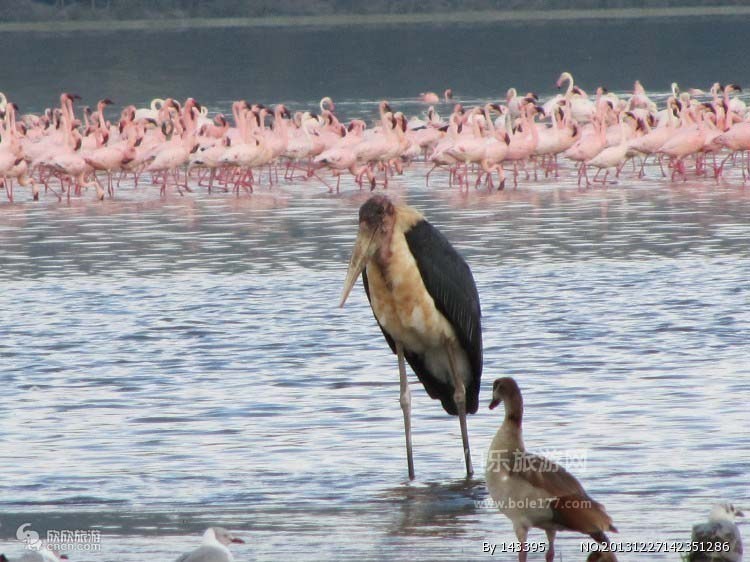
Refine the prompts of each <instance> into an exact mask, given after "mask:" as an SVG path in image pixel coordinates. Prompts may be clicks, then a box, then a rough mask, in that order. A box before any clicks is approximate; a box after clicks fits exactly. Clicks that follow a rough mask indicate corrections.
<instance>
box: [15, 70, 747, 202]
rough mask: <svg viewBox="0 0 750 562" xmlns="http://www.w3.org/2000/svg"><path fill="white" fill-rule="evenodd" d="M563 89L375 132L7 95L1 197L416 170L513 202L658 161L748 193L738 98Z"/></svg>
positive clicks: (237, 188)
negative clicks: (736, 181) (537, 182)
mask: <svg viewBox="0 0 750 562" xmlns="http://www.w3.org/2000/svg"><path fill="white" fill-rule="evenodd" d="M557 86H558V88H559V89H560V93H559V94H558V95H556V96H554V97H552V98H550V99H548V100H545V101H543V102H542V101H540V100H539V97H538V96H537V95H536V94H533V93H527V94H525V95H519V93H518V90H517V89H515V88H510V89H508V91H507V94H506V96H505V98H504V99H503V100H500V101H488V102H487V103H484V104H479V105H476V106H474V107H464V105H463V104H461V103H455V102H454V100H453V92H452V91H451V90H450V89H447V90H445V92H444V93H443V97H442V101H441V98H440V97H439V96H438V95H437V94H435V93H434V92H427V93H423V94H420V96H419V97H418V98H417V100H415V101H418V102H421V103H423V104H427V105H428V106H429V107H428V108H427V109H426V111H424V112H423V113H422V114H421V115H418V116H416V115H415V116H411V117H407V116H406V115H405V114H404V113H403V112H402V111H397V110H394V109H393V108H392V107H391V105H390V104H389V103H388V102H387V101H381V102H380V103H379V104H378V113H377V116H376V119H375V122H374V123H373V124H370V125H368V123H367V122H365V121H364V120H362V119H352V120H349V121H348V122H347V121H344V120H342V119H341V118H340V116H339V115H337V113H336V108H335V104H334V102H333V101H332V100H331V98H329V97H325V98H323V99H322V100H321V101H320V103H319V106H318V108H316V109H315V110H314V111H310V110H306V111H305V110H300V111H296V112H295V113H294V114H292V113H290V111H289V110H288V109H287V107H285V106H284V105H283V104H278V105H276V106H274V107H273V108H271V107H267V106H265V105H262V104H259V103H249V102H247V101H244V100H240V101H235V102H234V103H233V104H232V106H231V111H232V115H231V117H228V116H226V115H224V114H222V113H219V114H216V115H212V116H210V115H209V114H208V111H207V109H206V108H205V107H204V106H201V104H199V103H198V102H197V101H196V100H194V99H193V98H188V99H187V100H185V101H184V102H183V103H180V102H178V101H177V100H174V99H172V98H167V99H163V100H162V99H155V100H153V101H152V102H151V104H150V106H149V107H143V108H137V107H135V106H134V105H128V106H126V107H125V108H124V109H122V111H121V112H120V115H119V118H117V119H112V118H111V117H110V118H108V117H107V115H106V110H107V108H108V107H109V106H110V105H112V101H111V100H109V99H102V100H100V101H99V102H98V103H97V104H96V106H95V108H93V109H92V108H89V107H83V108H82V110H79V112H78V113H76V107H75V104H76V102H77V101H78V100H80V98H79V97H78V96H76V95H74V94H69V93H63V94H61V95H60V100H59V105H58V106H56V107H53V108H48V109H46V110H45V111H44V112H43V113H42V114H39V115H35V114H24V115H21V114H20V113H19V111H18V106H17V105H16V104H15V103H13V102H12V101H10V100H8V99H7V97H6V96H5V95H4V94H2V93H0V185H2V187H3V188H4V190H5V192H6V194H7V198H8V200H10V201H13V189H14V185H15V184H17V185H18V186H19V187H21V188H28V189H29V190H30V194H31V197H32V198H33V199H34V200H37V199H38V198H39V196H40V194H41V193H42V192H44V193H52V194H54V195H55V196H56V197H57V198H58V199H60V200H61V199H62V198H63V197H65V198H67V199H70V198H71V197H73V196H79V195H81V194H82V193H83V192H84V191H89V190H90V192H93V193H94V194H95V197H96V198H97V199H104V198H105V197H107V196H109V197H114V196H115V192H116V190H117V189H118V188H119V187H120V185H122V182H123V180H126V179H127V180H128V181H127V183H126V185H127V186H133V187H134V188H136V189H137V188H139V186H141V187H144V188H153V187H158V188H159V192H160V194H161V196H165V195H166V194H167V192H168V191H170V190H174V191H176V192H177V193H179V194H180V195H183V194H184V193H185V192H190V191H193V190H194V189H196V188H199V187H205V188H207V189H208V191H209V192H210V191H213V190H222V191H230V190H231V191H232V192H234V193H236V194H238V195H239V194H240V193H248V194H251V193H253V190H254V188H256V187H257V186H258V185H260V184H262V183H267V184H268V185H269V186H273V185H276V184H278V183H280V182H281V181H286V182H291V181H300V180H310V179H314V180H318V181H320V182H321V183H322V184H323V185H325V186H326V187H327V188H328V190H329V191H331V192H332V191H334V190H335V191H336V192H339V191H340V188H341V177H342V175H344V174H350V175H351V176H352V177H353V179H354V182H355V184H356V185H357V186H359V188H360V189H362V188H363V187H369V188H370V189H374V188H375V187H377V186H378V185H380V186H381V187H383V188H387V187H388V183H389V178H392V177H393V176H394V175H396V174H402V173H404V170H405V169H406V168H409V167H414V168H415V169H421V170H426V173H425V174H424V176H425V181H426V183H427V184H429V181H430V177H431V175H432V174H433V173H435V172H438V173H445V174H447V178H448V181H449V183H450V185H451V186H456V187H458V188H459V189H466V190H468V189H469V188H470V186H471V185H472V184H473V186H474V187H475V188H480V187H486V188H487V189H495V188H497V189H503V188H504V187H505V184H506V175H507V174H510V175H512V179H513V185H514V186H517V185H518V182H519V177H521V176H522V175H523V177H524V178H525V179H526V180H527V181H530V180H531V177H532V174H533V177H534V179H538V177H539V175H540V174H543V175H544V177H553V178H557V177H559V175H560V172H561V170H566V169H572V168H571V166H570V165H567V166H565V165H564V162H566V161H569V162H570V163H571V164H572V165H573V166H574V169H575V174H576V176H577V183H578V185H579V187H582V188H584V187H585V188H588V187H590V186H592V185H596V184H597V183H598V184H601V185H607V184H608V183H609V182H611V181H612V180H611V178H612V177H617V176H619V175H620V174H621V173H623V169H624V168H625V166H626V164H627V163H629V162H632V174H633V175H635V176H636V177H639V178H640V177H643V176H644V174H645V170H646V168H645V166H646V164H647V162H649V160H650V161H651V162H652V165H653V166H654V167H655V166H656V165H658V168H659V170H660V173H661V174H662V176H663V177H665V178H669V180H670V181H678V180H682V181H686V180H687V178H688V176H689V175H690V176H691V177H697V178H699V177H713V178H714V180H715V181H716V182H719V181H720V180H721V179H722V177H724V173H725V169H726V168H727V166H728V165H729V166H735V167H738V168H739V169H740V170H741V174H742V182H743V184H744V183H745V182H746V181H747V180H748V178H749V177H750V159H749V158H748V154H747V151H748V150H750V113H748V110H747V106H746V104H745V102H744V101H743V100H742V99H741V98H740V97H739V94H740V93H741V89H740V88H739V87H738V86H736V85H726V86H722V85H721V84H719V83H715V84H714V85H713V86H711V88H710V89H708V91H703V90H699V89H690V90H687V91H680V89H679V87H678V86H677V84H675V83H673V84H672V92H671V95H669V96H668V97H667V98H666V101H665V102H664V103H663V106H662V107H659V106H658V105H657V103H656V102H655V101H654V100H653V99H652V98H650V97H649V95H648V94H647V93H646V90H645V89H644V88H643V86H642V85H641V84H640V82H638V81H636V82H635V84H634V87H633V91H632V93H630V94H628V95H623V96H618V95H616V94H613V93H611V92H608V91H607V90H606V89H605V88H602V87H599V88H597V89H596V91H595V94H594V95H593V96H589V95H588V94H587V93H586V92H585V91H584V90H582V89H581V88H580V87H579V86H577V85H576V84H575V82H574V80H573V76H572V75H571V74H570V73H569V72H563V73H562V74H561V75H560V77H559V78H558V80H557ZM563 87H564V89H563ZM662 97H663V96H662ZM436 107H437V109H440V110H441V111H442V110H444V109H450V110H451V111H450V114H449V115H448V116H447V118H443V117H441V116H440V114H439V113H438V111H437V109H436ZM561 160H562V163H561ZM418 162H424V163H425V164H426V166H424V165H423V166H419V165H415V163H418ZM592 173H593V176H592ZM280 177H281V178H282V179H280ZM495 178H496V181H495ZM332 179H333V180H335V186H334V185H333V182H332Z"/></svg>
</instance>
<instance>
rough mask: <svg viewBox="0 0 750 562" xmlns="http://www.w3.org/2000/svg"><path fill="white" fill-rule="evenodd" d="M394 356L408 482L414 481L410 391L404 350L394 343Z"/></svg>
mask: <svg viewBox="0 0 750 562" xmlns="http://www.w3.org/2000/svg"><path fill="white" fill-rule="evenodd" d="M396 355H398V375H399V379H400V381H401V397H400V402H401V410H402V411H403V412H404V435H405V437H406V463H407V464H408V466H409V480H414V455H413V454H412V448H411V390H409V381H408V380H407V378H406V362H405V361H404V348H403V347H402V346H401V344H400V343H396Z"/></svg>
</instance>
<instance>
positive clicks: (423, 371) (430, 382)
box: [0, 270, 475, 562]
mask: <svg viewBox="0 0 750 562" xmlns="http://www.w3.org/2000/svg"><path fill="white" fill-rule="evenodd" d="M362 284H363V285H364V286H365V293H366V294H367V299H368V300H369V301H370V304H371V305H372V299H371V298H370V284H369V282H368V281H367V270H365V271H363V272H362ZM372 315H373V316H375V321H376V322H377V323H378V327H379V328H380V331H381V332H383V337H385V341H387V342H388V345H389V346H390V348H391V351H393V353H394V354H395V353H396V342H395V341H394V340H393V338H392V337H391V336H390V334H389V333H388V332H386V331H385V330H384V329H383V326H381V325H380V321H379V320H378V317H377V316H376V315H375V311H373V313H372ZM404 357H405V358H406V361H407V362H408V363H409V365H411V368H412V369H413V370H414V372H415V373H416V374H417V377H418V378H419V380H420V382H421V383H422V385H424V388H425V390H426V391H427V394H428V395H429V396H430V398H433V399H435V400H440V402H441V403H442V405H443V408H444V409H445V411H446V412H448V413H449V414H451V415H452V416H456V415H458V410H457V409H456V404H455V402H454V401H453V387H452V386H451V385H449V384H446V383H444V382H442V381H441V380H440V379H437V378H435V377H433V376H432V374H431V373H430V371H429V370H428V369H427V367H426V366H425V364H424V360H423V359H422V356H421V355H418V354H416V353H412V352H411V351H409V350H408V349H404ZM467 394H468V391H467ZM467 403H468V400H467ZM474 412H475V411H472V413H474ZM0 562H2V561H1V560H0Z"/></svg>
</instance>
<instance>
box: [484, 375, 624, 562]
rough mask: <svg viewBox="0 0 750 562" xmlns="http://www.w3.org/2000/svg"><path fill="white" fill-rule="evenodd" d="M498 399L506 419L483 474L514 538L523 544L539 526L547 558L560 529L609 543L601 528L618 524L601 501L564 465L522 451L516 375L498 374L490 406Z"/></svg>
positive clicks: (549, 560) (523, 557) (524, 555)
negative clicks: (546, 541) (514, 535)
mask: <svg viewBox="0 0 750 562" xmlns="http://www.w3.org/2000/svg"><path fill="white" fill-rule="evenodd" d="M500 402H503V403H504V405H505V419H504V421H503V424H502V425H501V426H500V429H498V430H497V434H496V435H495V438H494V439H493V440H492V445H490V450H489V454H488V456H487V469H486V472H485V478H486V480H487V489H488V490H489V492H490V496H492V499H493V500H494V501H495V503H496V504H497V507H498V509H499V510H500V511H501V512H502V513H503V514H504V515H505V516H507V517H508V519H510V520H511V522H512V523H513V530H514V531H515V533H516V537H518V541H519V542H520V543H521V544H523V545H525V544H526V538H527V536H528V533H529V529H530V528H531V527H537V528H539V529H543V530H544V531H545V533H546V534H547V540H548V541H549V547H548V548H547V553H546V555H545V560H546V562H552V561H553V560H554V559H555V549H554V544H555V535H556V533H557V532H558V531H577V532H579V533H583V534H586V535H588V536H590V537H591V538H592V539H594V540H595V541H597V542H599V543H609V539H608V538H607V535H605V534H604V533H605V532H606V531H613V532H617V529H615V527H614V526H613V525H612V518H611V517H610V516H609V515H607V512H606V511H605V510H604V506H603V505H601V504H600V503H597V502H595V501H594V500H593V499H591V497H590V496H589V495H588V494H587V493H586V491H585V490H584V489H583V487H582V486H581V484H580V482H578V480H576V478H575V477H574V476H573V475H572V474H570V473H569V472H568V471H567V470H565V469H564V468H563V467H562V466H559V465H558V464H556V463H554V462H552V461H551V460H548V459H545V458H544V457H540V456H537V455H534V454H531V453H529V452H527V451H526V448H525V447H524V444H523V434H522V431H521V420H522V418H523V399H522V397H521V389H519V388H518V383H516V381H515V380H514V379H512V378H510V377H506V378H501V379H497V380H496V381H495V382H494V384H493V385H492V402H491V403H490V409H493V408H495V407H496V406H497V405H498V404H499V403H500ZM527 556H528V552H525V551H523V550H522V551H521V552H519V553H518V561H519V562H526V560H527ZM594 560H608V561H611V560H612V558H611V557H603V558H602V557H598V558H596V557H595V558H594Z"/></svg>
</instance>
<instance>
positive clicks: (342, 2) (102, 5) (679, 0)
mask: <svg viewBox="0 0 750 562" xmlns="http://www.w3.org/2000/svg"><path fill="white" fill-rule="evenodd" d="M708 6H750V0H0V23H4V22H34V21H60V20H67V21H83V20H150V19H175V18H178V19H183V18H185V19H187V18H262V17H272V16H310V15H318V16H320V15H357V14H428V13H446V12H451V11H461V12H466V11H483V10H501V11H514V10H524V11H529V10H538V11H541V12H543V11H548V10H597V9H639V8H651V9H653V8H669V7H702V8H705V7H708Z"/></svg>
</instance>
